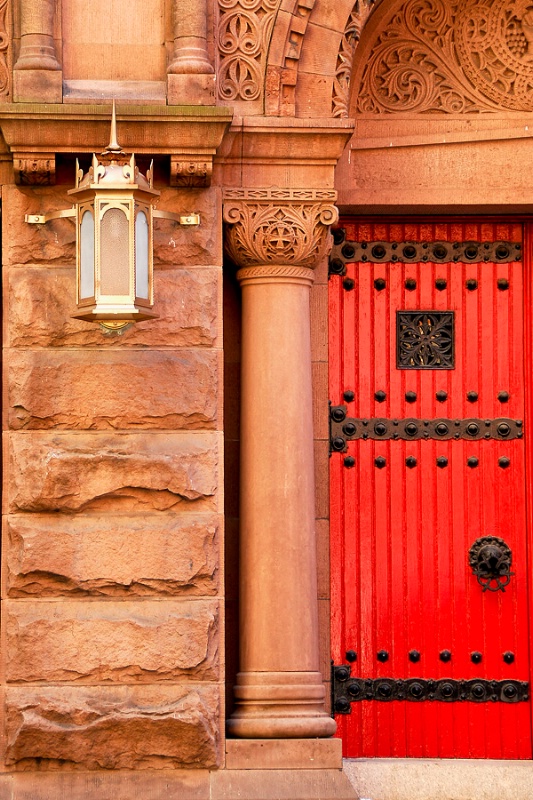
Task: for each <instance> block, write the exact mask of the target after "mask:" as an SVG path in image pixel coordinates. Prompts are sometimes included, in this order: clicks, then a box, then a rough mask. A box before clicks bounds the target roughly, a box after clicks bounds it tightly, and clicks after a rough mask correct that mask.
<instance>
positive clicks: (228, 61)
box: [218, 0, 280, 100]
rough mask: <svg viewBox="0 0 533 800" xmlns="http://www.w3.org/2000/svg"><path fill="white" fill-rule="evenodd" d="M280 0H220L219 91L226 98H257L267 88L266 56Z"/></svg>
mask: <svg viewBox="0 0 533 800" xmlns="http://www.w3.org/2000/svg"><path fill="white" fill-rule="evenodd" d="M279 4H280V0H219V3H218V5H219V9H220V23H219V29H218V43H219V44H218V49H219V58H220V69H219V95H220V97H221V98H222V99H224V100H257V99H259V98H260V97H261V95H262V91H263V82H264V71H265V60H266V56H267V53H268V44H269V42H270V35H271V32H272V26H273V24H274V18H275V14H276V11H277V9H278V6H279Z"/></svg>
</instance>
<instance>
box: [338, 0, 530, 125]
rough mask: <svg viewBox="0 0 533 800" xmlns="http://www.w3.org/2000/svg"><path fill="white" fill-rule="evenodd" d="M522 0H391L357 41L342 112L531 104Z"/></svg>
mask: <svg viewBox="0 0 533 800" xmlns="http://www.w3.org/2000/svg"><path fill="white" fill-rule="evenodd" d="M531 8H532V6H531V2H530V0H483V1H482V2H481V1H480V0H394V2H392V3H389V2H384V3H383V4H382V5H381V7H380V9H379V10H377V11H376V13H375V14H372V15H371V17H370V19H369V21H368V25H367V26H366V28H365V32H364V36H362V37H361V43H360V45H359V47H358V48H357V51H356V54H355V58H354V65H353V72H352V79H351V83H352V85H351V99H350V103H349V109H347V112H348V113H349V115H350V116H353V115H355V114H390V113H396V112H400V113H410V114H437V115H446V114H462V115H463V114H470V115H472V114H473V115H479V114H486V113H487V112H489V113H490V112H498V111H500V112H501V111H519V112H528V111H532V110H533V11H532V10H531Z"/></svg>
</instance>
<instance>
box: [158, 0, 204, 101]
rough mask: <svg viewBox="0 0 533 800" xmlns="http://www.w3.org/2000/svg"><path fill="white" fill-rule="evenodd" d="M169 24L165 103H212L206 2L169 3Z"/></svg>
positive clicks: (180, 1)
mask: <svg viewBox="0 0 533 800" xmlns="http://www.w3.org/2000/svg"><path fill="white" fill-rule="evenodd" d="M172 24H173V38H174V53H173V55H172V59H171V61H170V64H169V66H168V69H167V72H168V102H169V103H170V104H171V105H179V104H180V103H186V104H187V105H191V104H193V105H195V104H201V103H205V102H206V101H207V102H209V101H211V102H214V97H215V75H214V69H213V65H212V64H211V63H210V61H209V55H208V52H207V0H173V3H172ZM185 76H186V77H185Z"/></svg>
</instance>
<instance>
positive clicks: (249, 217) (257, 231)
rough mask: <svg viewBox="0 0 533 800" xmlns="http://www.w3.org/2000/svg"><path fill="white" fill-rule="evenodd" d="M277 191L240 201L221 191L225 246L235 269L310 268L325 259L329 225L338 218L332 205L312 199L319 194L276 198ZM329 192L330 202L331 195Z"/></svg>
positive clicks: (252, 194) (288, 193)
mask: <svg viewBox="0 0 533 800" xmlns="http://www.w3.org/2000/svg"><path fill="white" fill-rule="evenodd" d="M283 191H284V190H268V189H263V190H258V189H255V190H250V196H249V197H242V196H241V198H240V199H238V198H231V197H230V196H229V195H231V192H227V193H226V198H225V203H224V221H225V222H226V223H227V225H226V228H225V248H226V252H227V254H228V255H229V256H230V258H231V259H232V261H233V262H234V263H235V264H237V265H238V266H239V267H241V268H246V267H264V266H265V265H273V266H274V265H278V266H284V267H287V266H290V267H306V268H312V267H314V266H315V264H316V262H317V261H318V259H319V258H320V257H321V256H323V255H325V253H326V250H327V247H328V245H329V238H330V237H329V226H330V225H334V224H335V222H336V221H337V219H338V211H337V208H336V206H335V205H334V204H333V202H324V199H323V198H322V197H318V196H317V195H321V194H324V193H322V192H316V191H314V190H295V191H294V192H291V191H290V190H287V191H286V192H285V197H282V195H283ZM235 192H236V193H241V195H242V194H245V191H244V190H235ZM329 194H330V196H331V195H332V196H331V197H330V198H328V199H330V200H331V201H333V200H334V199H335V194H334V193H333V192H330V193H329ZM273 195H274V196H273ZM298 195H299V196H298Z"/></svg>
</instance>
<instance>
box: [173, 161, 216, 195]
mask: <svg viewBox="0 0 533 800" xmlns="http://www.w3.org/2000/svg"><path fill="white" fill-rule="evenodd" d="M212 172H213V159H212V158H210V157H209V156H206V157H205V158H203V157H201V156H200V157H198V158H195V157H194V156H191V157H187V156H170V185H171V186H182V187H185V186H189V187H196V188H200V189H201V188H204V187H206V186H210V185H211V175H212Z"/></svg>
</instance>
